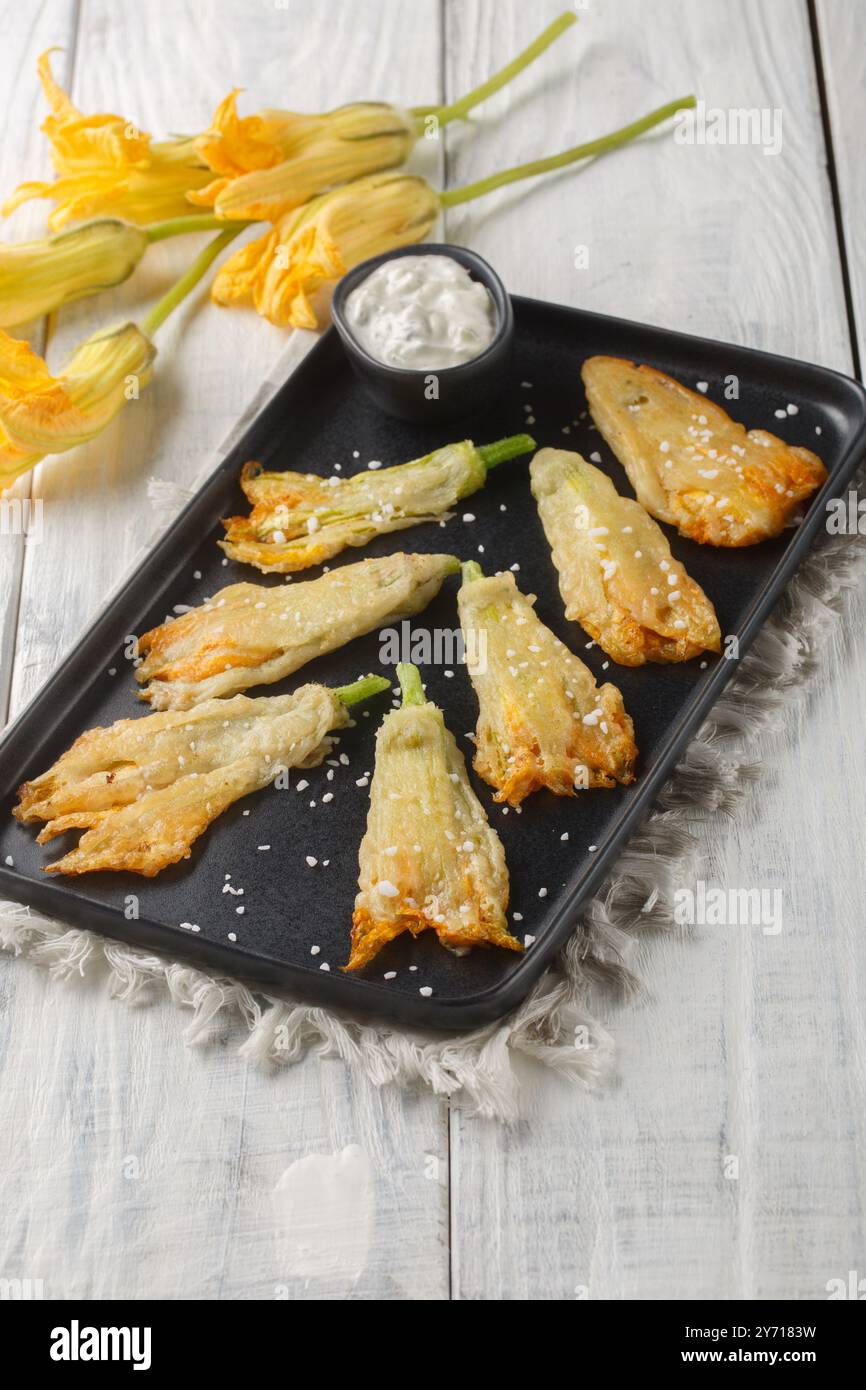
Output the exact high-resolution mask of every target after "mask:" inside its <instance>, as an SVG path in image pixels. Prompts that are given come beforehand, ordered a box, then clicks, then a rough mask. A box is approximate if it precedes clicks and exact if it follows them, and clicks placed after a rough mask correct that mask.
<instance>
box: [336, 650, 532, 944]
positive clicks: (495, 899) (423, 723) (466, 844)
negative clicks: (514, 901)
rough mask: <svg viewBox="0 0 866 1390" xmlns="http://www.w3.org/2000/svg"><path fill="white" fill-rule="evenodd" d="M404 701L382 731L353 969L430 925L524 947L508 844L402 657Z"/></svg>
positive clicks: (450, 940) (453, 935) (475, 939)
mask: <svg viewBox="0 0 866 1390" xmlns="http://www.w3.org/2000/svg"><path fill="white" fill-rule="evenodd" d="M397 673H398V675H399V677H400V684H401V685H402V687H403V705H402V708H401V709H397V710H392V711H391V712H390V713H389V714H386V715H385V718H384V719H383V721H382V724H381V727H380V729H379V732H378V734H377V736H376V768H375V772H374V774H373V780H372V784H371V786H370V809H369V813H368V817H367V830H366V834H365V835H364V838H363V840H362V841H361V848H360V853H359V862H360V872H359V878H358V883H359V888H360V892H359V893H358V896H357V898H356V899H355V912H354V915H353V918H352V950H351V955H350V958H349V963H348V965H347V966H346V969H347V970H360V969H362V967H363V966H365V965H368V964H369V963H370V961H371V960H372V959H373V957H374V956H375V955H377V954H378V952H379V951H380V950H381V949H382V947H383V946H384V945H386V943H387V942H389V941H392V940H393V939H394V937H396V936H400V935H401V934H402V933H403V932H405V931H408V932H411V933H412V935H413V936H417V935H418V934H419V933H420V932H422V931H424V930H425V929H426V928H427V927H430V928H432V930H433V931H435V932H436V934H437V936H438V937H439V940H440V941H441V943H442V945H443V946H447V947H449V948H451V949H459V948H461V947H466V946H481V945H485V946H487V945H492V946H504V947H505V948H506V949H507V950H510V951H520V950H522V949H523V948H522V947H521V945H520V942H519V941H517V940H516V938H515V937H513V936H512V935H511V933H510V932H509V930H508V925H507V922H506V917H505V909H506V907H507V905H508V869H507V868H506V864H505V851H504V850H503V848H502V843H501V841H500V839H499V836H498V835H497V834H496V831H495V830H494V829H493V828H492V827H491V826H490V825H489V824H488V822H487V817H486V816H485V814H484V808H483V807H482V805H481V803H480V802H479V800H478V798H477V797H476V795H475V793H474V792H473V790H472V787H471V785H470V782H469V777H468V774H467V772H466V764H465V762H464V761H463V757H462V755H461V753H460V751H459V749H458V747H457V743H456V741H455V739H454V736H453V734H451V733H450V732H449V730H448V729H447V728H446V727H445V721H444V719H443V717H442V711H441V710H440V709H437V707H436V705H434V704H431V703H429V702H428V701H427V700H425V698H424V693H423V690H422V689H421V680H420V677H419V675H418V670H417V668H416V667H414V666H398V668H397Z"/></svg>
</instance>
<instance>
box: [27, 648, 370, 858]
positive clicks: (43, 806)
mask: <svg viewBox="0 0 866 1390" xmlns="http://www.w3.org/2000/svg"><path fill="white" fill-rule="evenodd" d="M387 687H388V682H387V681H386V680H385V679H384V678H383V677H381V676H366V677H364V678H362V679H361V680H358V681H355V682H354V684H353V685H349V686H343V687H342V688H340V689H337V690H328V689H327V688H326V687H325V686H323V685H304V686H301V688H300V689H299V690H296V691H295V692H294V693H293V694H292V695H276V696H271V697H267V698H262V699H258V700H254V699H249V698H248V697H247V696H246V695H236V696H235V697H234V699H232V700H206V701H205V702H204V703H203V704H201V705H196V707H195V709H192V710H185V711H183V712H182V713H180V712H175V711H169V712H167V713H162V714H149V715H147V716H145V718H143V719H119V720H118V721H117V722H116V723H115V724H112V725H110V727H108V728H106V729H91V730H89V732H88V733H86V734H82V735H81V737H80V738H78V739H76V741H75V743H73V745H72V747H71V748H70V749H69V750H68V751H67V752H66V753H64V754H63V756H62V757H61V758H58V760H57V762H56V763H55V764H54V766H53V767H51V768H49V769H48V771H47V772H44V773H43V774H42V775H41V777H35V778H34V779H33V781H32V782H25V784H24V785H23V786H22V787H21V788H19V791H18V797H19V804H18V806H17V807H16V808H15V811H14V813H13V814H14V815H15V818H16V820H19V821H21V822H23V823H24V824H25V825H29V824H32V823H33V822H34V821H44V822H45V824H44V826H43V829H42V830H41V831H40V833H39V835H38V837H37V839H38V841H39V843H40V844H44V843H45V842H46V841H48V840H51V839H53V838H54V837H55V836H56V835H62V834H63V833H64V832H65V831H67V830H84V831H85V833H84V835H82V837H81V839H80V841H79V842H78V846H77V848H76V849H73V850H70V851H69V853H68V854H64V855H63V857H62V858H61V859H58V860H57V861H56V862H55V863H54V864H49V865H47V867H46V869H45V872H46V873H49V874H85V873H91V872H93V871H95V870H101V869H121V870H125V871H126V872H128V873H136V874H144V875H145V877H147V878H152V877H153V876H154V875H155V874H158V873H159V871H160V870H161V869H164V868H165V867H166V865H168V864H176V863H177V862H178V860H180V859H188V858H189V856H190V849H191V846H192V845H193V843H194V842H195V841H196V840H197V839H198V837H199V836H200V835H202V834H203V833H204V831H205V830H206V829H207V827H208V826H209V825H210V824H211V822H212V821H214V820H216V818H217V816H220V815H222V813H223V811H225V810H227V808H228V807H229V806H231V805H232V803H233V802H235V801H238V800H239V799H240V797H242V796H247V795H248V794H249V793H250V792H254V791H259V790H261V788H262V787H267V786H269V785H270V784H271V783H272V782H274V781H276V780H277V778H278V777H279V776H280V774H281V773H285V772H286V770H287V769H288V768H292V767H314V766H316V765H317V764H318V763H320V762H321V761H322V759H323V758H324V757H325V756H326V755H327V753H328V752H329V750H330V747H331V740H330V739H329V738H328V733H329V731H330V730H332V729H339V728H342V727H343V726H344V725H346V724H347V723H348V722H349V714H348V708H347V707H348V706H350V705H353V704H356V703H357V702H358V701H359V700H365V699H367V698H368V696H370V695H375V694H378V693H379V691H381V690H385V689H387Z"/></svg>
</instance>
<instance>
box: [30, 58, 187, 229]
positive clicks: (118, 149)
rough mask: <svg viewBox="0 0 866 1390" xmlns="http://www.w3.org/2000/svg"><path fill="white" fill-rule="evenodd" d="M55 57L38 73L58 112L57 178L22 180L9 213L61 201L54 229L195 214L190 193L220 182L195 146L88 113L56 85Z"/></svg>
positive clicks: (53, 119)
mask: <svg viewBox="0 0 866 1390" xmlns="http://www.w3.org/2000/svg"><path fill="white" fill-rule="evenodd" d="M49 54H50V50H49V51H48V52H46V53H43V54H42V56H41V58H40V59H39V63H38V72H39V79H40V81H41V83H42V90H43V92H44V93H45V97H46V100H47V102H48V105H49V106H50V107H51V114H50V115H49V116H48V117H46V119H45V121H44V123H43V125H42V129H43V131H44V132H45V134H46V135H47V136H48V139H49V141H50V144H51V158H52V163H53V164H54V168H55V170H56V172H57V178H56V179H55V180H54V181H53V182H45V181H34V182H30V183H22V184H21V185H20V186H19V187H18V188H17V189H16V190H15V192H14V193H13V195H12V197H11V198H10V199H9V200H8V201H7V202H6V203H5V204H4V207H3V214H4V216H8V215H9V213H11V212H13V211H14V210H15V208H17V207H19V206H20V205H21V204H22V203H25V202H27V201H28V200H29V199H31V198H50V199H51V201H52V202H53V203H54V204H55V206H54V209H53V211H52V213H51V215H50V217H49V219H48V225H49V226H50V227H51V229H52V231H57V230H58V228H60V227H63V226H65V225H66V224H67V223H68V222H75V221H80V220H82V219H83V218H87V217H94V216H98V215H99V214H102V213H108V214H114V215H116V216H118V217H123V218H125V219H126V221H128V222H135V223H139V224H145V223H148V222H157V221H160V220H162V219H166V218H171V217H181V216H183V215H184V214H185V213H188V212H189V210H190V209H189V204H188V202H187V193H189V192H190V191H194V190H195V189H197V188H203V187H204V186H205V184H207V183H208V182H209V181H210V179H211V177H212V175H211V171H210V170H209V169H208V167H207V166H206V165H205V163H204V162H203V160H202V159H201V158H200V156H199V155H198V153H197V152H196V149H195V144H194V141H193V140H191V139H179V140H161V141H157V142H152V141H151V137H150V136H149V135H147V134H145V133H144V132H142V131H140V130H138V129H137V127H136V126H135V125H134V123H133V122H132V121H128V120H126V118H125V117H123V116H115V115H111V114H110V113H103V114H97V115H93V116H85V115H84V114H83V113H82V112H81V111H79V110H78V107H77V106H75V105H74V103H73V102H72V101H70V99H69V97H68V96H67V95H66V93H65V92H64V91H63V89H62V88H61V87H59V86H58V84H57V83H56V82H55V81H54V78H53V77H52V75H51V65H50V62H49Z"/></svg>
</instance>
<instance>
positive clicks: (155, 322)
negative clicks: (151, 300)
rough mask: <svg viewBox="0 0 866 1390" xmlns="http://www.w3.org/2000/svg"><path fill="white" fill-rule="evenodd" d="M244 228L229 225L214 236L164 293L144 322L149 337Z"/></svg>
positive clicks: (143, 327) (143, 328)
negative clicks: (186, 269) (187, 268)
mask: <svg viewBox="0 0 866 1390" xmlns="http://www.w3.org/2000/svg"><path fill="white" fill-rule="evenodd" d="M242 230H243V228H242V227H241V226H240V225H238V226H232V227H229V228H228V229H227V230H226V231H224V232H221V233H220V235H219V236H217V237H214V239H213V241H209V242H208V244H207V246H206V247H205V248H204V250H203V251H202V252H200V254H199V255H198V256H196V258H195V260H194V261H193V263H192V265H191V266H190V268H189V270H188V271H186V273H185V274H184V275H182V276H181V277H180V279H179V280H178V281H177V282H176V284H174V285H172V287H171V289H170V290H169V291H168V293H167V294H164V295H163V297H162V299H160V300H159V302H158V303H157V304H155V305H154V306H153V308H152V309H151V311H150V313H149V314H148V315H147V316H146V318H145V319H144V321H143V322H142V325H141V327H142V331H143V332H144V333H146V334H147V335H148V337H150V335H151V334H153V333H155V332H156V330H157V329H158V328H160V327H161V326H162V324H164V323H165V321H166V319H167V318H168V316H169V314H170V313H171V312H172V310H174V309H176V308H177V306H178V304H180V303H181V301H182V300H184V299H186V296H187V295H188V294H189V293H190V291H191V290H194V289H195V287H196V285H197V284H198V282H199V280H200V279H201V278H202V276H203V275H204V274H205V272H206V271H207V270H208V269H209V268H210V266H211V265H212V264H213V262H214V261H215V260H216V258H217V256H218V255H219V254H220V252H221V251H223V250H225V248H226V247H227V246H228V244H229V242H231V241H234V239H235V237H236V236H237V235H238V233H239V232H240V231H242Z"/></svg>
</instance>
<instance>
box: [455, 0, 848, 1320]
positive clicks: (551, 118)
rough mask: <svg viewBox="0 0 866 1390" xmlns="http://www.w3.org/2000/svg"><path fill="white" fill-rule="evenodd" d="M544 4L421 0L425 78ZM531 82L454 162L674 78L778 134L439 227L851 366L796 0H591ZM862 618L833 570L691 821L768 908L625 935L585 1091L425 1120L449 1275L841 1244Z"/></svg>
mask: <svg viewBox="0 0 866 1390" xmlns="http://www.w3.org/2000/svg"><path fill="white" fill-rule="evenodd" d="M557 8H558V5H556V4H554V3H551V4H546V5H544V6H536V7H535V8H534V9H533V10H532V12H531V15H530V14H529V13H528V12H527V11H526V9H525V7H522V6H517V5H513V6H511V5H508V6H506V5H497V6H496V7H495V12H494V10H493V7H490V6H486V5H483V4H480V3H472V4H468V3H461V4H454V3H450V4H448V5H447V6H446V74H447V87H448V91H449V92H451V91H456V90H460V89H462V88H464V87H466V86H469V85H471V83H472V81H474V80H477V78H478V76H479V75H480V71H481V66H482V57H481V55H483V65H484V66H485V67H486V66H487V65H488V63H490V62H491V61H495V60H496V59H498V58H502V57H504V55H505V54H506V53H508V52H510V51H512V50H513V49H514V48H515V47H517V46H518V45H519V43H520V42H521V41H522V40H523V39H524V38H525V36H526V34H527V31H528V29H529V28H530V27H534V26H535V25H536V24H538V23H540V22H543V20H544V19H545V18H546V17H552V15H553V14H554V13H555V11H556V10H557ZM830 8H832V7H830ZM850 42H851V40H850V34H849V38H848V43H849V44H850ZM531 86H532V84H531V82H530V80H529V79H528V78H527V79H526V81H525V83H524V85H523V87H522V88H521V90H520V91H518V90H516V89H512V90H510V91H508V92H506V93H504V94H503V95H501V96H500V97H498V98H497V100H496V103H494V104H491V110H490V112H489V117H488V112H487V111H486V110H485V119H484V120H483V121H479V123H478V126H477V127H476V128H474V129H473V130H471V131H467V132H466V133H465V134H464V135H463V138H462V139H460V140H454V141H452V143H451V146H450V153H449V172H450V178H451V182H452V183H455V184H459V183H464V182H468V181H469V180H470V179H472V178H475V177H478V176H480V175H481V174H483V173H485V172H488V171H490V170H491V169H492V168H494V167H495V166H496V165H497V164H501V163H502V162H503V160H507V162H509V163H511V162H517V161H520V160H525V159H528V158H531V157H534V156H536V155H538V154H540V153H542V152H547V151H550V150H554V149H557V148H564V147H567V146H569V145H571V144H574V143H576V142H577V141H579V140H581V139H583V138H587V137H589V136H592V135H595V134H599V133H601V132H602V131H604V130H607V129H611V128H613V127H614V126H616V125H618V124H620V123H621V122H625V121H626V120H628V119H629V118H631V117H634V116H636V115H638V114H640V113H641V112H643V111H644V110H647V109H650V108H652V107H653V106H655V105H658V104H661V103H662V102H663V101H664V100H666V99H667V98H670V97H673V96H676V95H678V94H680V93H685V92H688V91H695V92H697V93H699V94H700V95H701V96H703V97H704V99H705V100H706V102H707V104H708V105H709V106H712V107H722V108H725V109H727V108H729V107H734V108H736V107H759V108H764V107H765V108H767V109H768V110H769V111H770V112H772V111H773V110H774V109H776V108H778V109H780V110H781V111H782V113H783V146H782V150H781V152H780V153H779V154H778V155H775V156H773V155H766V156H765V155H764V154H763V153H762V151H761V149H760V148H757V147H755V146H736V147H734V146H729V147H719V146H715V147H709V146H696V147H694V148H688V147H679V146H676V145H674V143H673V141H672V139H671V138H670V136H669V135H661V134H660V135H656V136H655V137H652V138H649V139H646V140H644V141H643V142H641V145H640V147H634V148H631V149H629V150H625V151H622V152H620V153H618V154H616V155H613V156H611V157H610V158H609V159H607V160H604V161H599V162H598V163H596V164H595V165H594V166H592V167H589V168H587V169H585V170H584V171H583V172H580V173H578V174H576V175H569V174H563V175H562V176H561V177H558V178H557V179H554V180H551V181H549V182H547V183H543V184H539V185H536V186H535V187H533V188H532V189H525V190H521V189H507V190H504V191H503V192H501V193H500V194H497V195H494V197H493V198H491V199H489V200H487V201H485V203H483V204H478V205H476V206H473V205H468V206H466V207H465V209H464V208H458V209H456V210H455V212H454V213H453V214H450V215H449V220H448V230H449V235H450V237H451V238H452V239H454V240H455V241H459V242H467V243H469V244H471V245H472V246H473V247H475V248H476V249H477V250H479V251H481V252H482V253H483V254H484V255H486V256H488V257H489V258H490V260H491V261H492V262H493V264H494V265H496V266H497V267H498V268H499V270H500V271H501V272H502V273H503V275H504V276H505V278H506V281H507V283H508V284H509V286H510V288H512V289H514V290H517V291H520V292H523V293H527V294H531V295H537V296H539V297H546V298H551V299H554V300H560V301H564V302H566V303H571V304H575V305H581V306H585V307H588V308H593V309H598V310H602V311H606V312H609V313H613V314H619V315H622V316H624V317H633V318H635V319H638V320H645V321H651V322H657V323H660V324H664V325H668V326H672V327H676V328H679V329H683V330H686V331H692V332H697V333H705V334H709V335H716V336H718V337H719V338H721V339H730V340H733V341H738V342H742V343H746V344H749V345H752V346H756V347H762V348H768V349H772V350H775V351H778V352H782V353H785V352H787V353H791V354H793V355H799V356H803V357H805V358H808V359H812V360H817V361H820V362H824V363H826V364H827V365H830V366H833V367H837V368H840V369H842V370H850V366H851V351H850V342H849V339H848V334H847V325H846V316H845V305H844V297H843V288H842V278H841V274H840V266H839V262H838V257H837V250H836V233H835V227H834V222H833V209H832V206H831V200H830V197H829V189H828V185H827V182H826V179H825V175H824V171H823V163H824V150H823V141H822V130H821V120H820V107H819V100H818V92H817V89H816V82H815V72H814V66H813V58H812V50H811V45H810V35H809V27H808V17H807V12H806V7H805V6H803V5H800V4H795V3H787V0H772V2H771V3H765V4H762V5H760V6H755V5H748V4H746V3H734V4H732V3H729V0H724V3H722V2H721V0H719V2H718V3H717V2H716V0H709V3H704V4H701V5H699V6H697V5H690V4H687V3H672V2H671V0H664V3H646V2H645V0H644V3H640V4H638V3H637V2H636V0H635V2H634V3H632V0H620V3H618V4H617V5H615V6H589V7H588V8H587V9H586V10H583V11H582V12H581V20H580V25H579V27H578V29H577V30H576V31H575V32H574V34H573V35H570V36H569V37H568V38H566V39H565V40H563V41H561V43H560V44H559V45H558V46H557V47H556V49H554V50H553V51H552V52H551V54H549V55H548V57H547V59H546V60H545V76H544V84H543V89H539V88H536V90H535V92H534V94H533V95H532V96H530V94H529V92H528V91H527V90H526V89H527V88H528V87H531ZM494 116H495V117H497V118H498V119H494ZM855 130H856V126H852V130H851V141H852V145H851V148H852V150H854V151H855V152H856V145H855V143H854V142H855V141H856V136H855V134H854V131H855ZM576 247H586V248H588V252H589V264H588V268H587V269H576V268H575V248H576ZM804 287H808V288H807V289H804ZM816 306H820V309H819V310H818V309H817V308H816ZM542 442H543V441H542ZM864 625H866V602H864V598H863V596H862V595H860V594H858V595H856V596H853V597H852V598H851V600H850V601H849V603H848V605H847V616H846V620H845V623H844V625H843V626H841V627H840V628H838V629H837V630H836V634H835V638H834V642H833V646H832V648H831V650H830V653H829V655H828V659H827V667H826V677H825V678H824V679H823V680H822V681H821V682H820V683H819V685H818V687H817V688H816V690H815V691H814V692H813V694H812V696H811V697H810V700H809V702H808V705H807V707H806V709H805V711H803V712H792V713H791V715H790V716H789V718H788V719H787V720H786V721H785V722H784V725H783V727H782V729H781V730H779V731H778V732H776V733H775V734H773V735H768V734H763V735H761V736H760V737H759V738H758V739H757V740H756V742H755V745H754V746H755V748H756V751H757V753H758V755H759V756H761V757H763V758H764V759H765V762H766V768H767V773H766V775H765V778H764V780H763V782H762V783H761V784H760V787H759V790H758V791H757V792H756V793H754V794H753V795H752V796H751V798H750V799H749V800H748V801H747V803H746V804H745V805H744V806H742V807H741V808H740V810H739V811H738V813H737V815H736V817H735V819H734V821H733V823H726V822H725V821H724V820H723V818H721V817H710V818H709V819H708V820H707V821H706V822H705V823H704V824H702V825H700V826H697V827H696V833H697V834H698V835H699V837H700V840H701V843H702V845H703V847H704V852H705V856H706V857H705V860H704V863H703V864H702V866H701V875H702V877H703V878H704V879H705V881H706V882H707V883H710V884H716V885H719V886H723V887H776V886H778V887H780V888H782V890H783V914H784V915H783V930H782V932H781V934H780V935H778V936H764V935H762V933H761V931H760V928H757V929H756V928H748V927H739V928H737V927H728V928H711V927H706V928H701V929H700V930H698V931H696V932H695V933H694V934H693V938H692V939H688V938H686V937H685V936H673V937H667V938H663V939H658V938H657V939H652V940H649V939H648V940H647V941H646V942H645V943H644V944H643V946H642V948H641V949H640V950H639V951H638V952H637V956H636V959H635V961H634V962H633V965H634V966H635V968H636V969H637V970H638V971H639V973H641V974H642V975H643V977H644V979H645V980H646V981H647V985H648V992H647V994H646V995H645V996H644V998H643V999H642V1000H641V1001H640V1002H639V1003H638V1004H637V1005H636V1006H634V1007H629V1008H626V1007H618V1006H616V1005H613V1004H611V1003H609V1002H608V1003H606V1004H603V1005H602V1007H603V1009H604V1014H603V1016H604V1018H605V1021H606V1022H607V1024H608V1026H609V1027H610V1028H611V1029H612V1031H613V1032H614V1034H615V1036H616V1037H617V1039H618V1042H619V1049H620V1050H619V1058H618V1073H619V1075H618V1083H617V1084H616V1085H615V1086H612V1087H610V1088H609V1089H606V1090H604V1091H602V1092H601V1093H600V1094H596V1095H586V1094H583V1093H578V1092H574V1091H572V1090H569V1089H568V1088H567V1086H566V1085H565V1083H563V1082H562V1081H560V1080H558V1079H557V1078H555V1077H552V1076H547V1075H545V1074H543V1073H542V1072H541V1070H540V1069H533V1070H532V1071H529V1070H527V1072H526V1086H525V1107H526V1108H525V1118H524V1119H523V1121H522V1123H521V1125H520V1126H519V1127H518V1128H517V1129H515V1130H513V1131H505V1130H503V1129H502V1128H500V1127H497V1126H495V1125H493V1124H490V1123H485V1122H480V1121H477V1120H467V1119H466V1118H464V1117H462V1116H461V1115H460V1114H459V1113H457V1114H455V1115H454V1116H453V1118H452V1130H451V1134H452V1146H451V1152H452V1231H453V1239H454V1249H453V1278H452V1286H453V1290H454V1296H455V1297H457V1298H469V1299H476V1298H485V1299H502V1298H508V1299H511V1298H527V1299H549V1298H557V1299H567V1298H585V1297H590V1298H616V1299H620V1298H629V1297H631V1298H635V1297H637V1298H662V1297H672V1298H708V1297H723V1298H751V1297H755V1296H759V1297H760V1296H775V1297H783V1298H798V1297H813V1298H822V1297H825V1296H826V1287H825V1286H826V1281H827V1280H828V1279H830V1278H833V1277H838V1276H841V1277H843V1278H844V1277H846V1272H847V1271H848V1270H849V1269H851V1268H857V1266H858V1263H860V1262H861V1257H862V1249H863V1239H864V1224H866V1223H864V1206H866V1192H864V1172H863V1157H862V1156H863V1152H864V1142H863V1141H864V1134H863V1126H864V1121H863V1113H862V1105H861V1104H860V1102H859V1101H858V1095H862V1085H863V1058H864V1051H866V1048H864V1026H863V1019H862V1009H860V1010H858V1008H857V1006H856V999H857V998H858V992H857V991H858V988H859V989H860V990H862V985H863V977H864V948H863V933H862V924H861V920H860V919H861V913H860V907H859V904H860V903H861V902H862V896H863V892H864V890H866V869H864V864H863V859H862V855H861V854H860V853H859V851H858V848H857V835H858V833H859V827H860V826H861V825H862V823H863V813H864V795H863V787H862V781H861V779H858V778H857V777H852V776H851V768H852V767H856V766H858V765H859V761H860V757H861V753H862V735H861V733H860V729H861V726H862V720H861V709H862V697H861V693H860V692H861V691H862V682H863V677H864V670H863V665H864V657H863V642H862V634H863V631H864ZM635 716H636V718H637V719H639V711H635ZM684 886H688V885H684ZM859 997H860V998H861V999H862V993H861V994H860V996H859ZM726 1156H735V1157H736V1158H737V1159H738V1161H739V1177H738V1179H737V1180H733V1179H729V1178H726V1176H725V1168H724V1165H725V1159H726Z"/></svg>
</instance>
